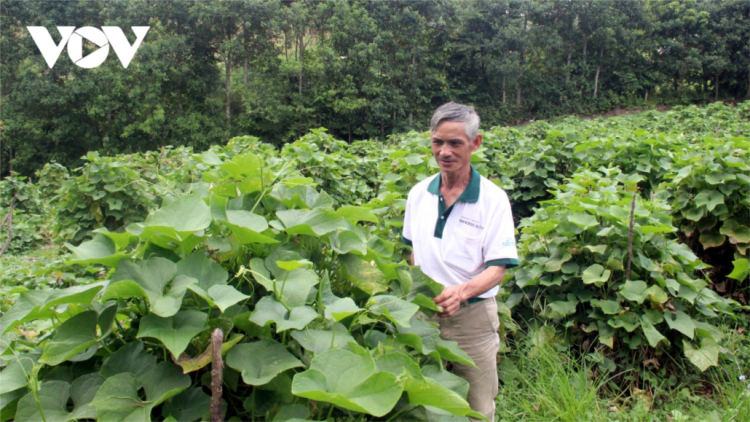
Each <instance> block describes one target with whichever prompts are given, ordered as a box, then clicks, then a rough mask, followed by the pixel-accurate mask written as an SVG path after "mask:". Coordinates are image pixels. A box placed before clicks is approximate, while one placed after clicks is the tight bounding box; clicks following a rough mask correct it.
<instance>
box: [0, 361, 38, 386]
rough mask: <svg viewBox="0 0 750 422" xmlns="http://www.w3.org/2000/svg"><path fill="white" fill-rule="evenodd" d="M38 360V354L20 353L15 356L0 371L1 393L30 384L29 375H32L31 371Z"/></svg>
mask: <svg viewBox="0 0 750 422" xmlns="http://www.w3.org/2000/svg"><path fill="white" fill-rule="evenodd" d="M37 360H39V355H38V354H20V355H18V357H16V356H14V357H13V359H12V360H11V362H10V363H9V364H8V365H7V366H6V367H5V368H3V370H2V372H0V395H3V394H7V393H10V392H11V391H15V390H18V389H21V388H24V387H26V386H27V385H29V381H28V377H30V376H31V374H32V372H31V371H32V369H33V367H34V363H35V362H37ZM24 393H25V391H24Z"/></svg>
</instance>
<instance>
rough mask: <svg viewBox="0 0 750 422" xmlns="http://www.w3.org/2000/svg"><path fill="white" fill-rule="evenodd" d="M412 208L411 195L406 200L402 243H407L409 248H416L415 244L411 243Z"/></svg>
mask: <svg viewBox="0 0 750 422" xmlns="http://www.w3.org/2000/svg"><path fill="white" fill-rule="evenodd" d="M412 208H413V207H412V206H411V195H409V196H408V197H407V198H406V211H405V212H404V225H403V227H402V230H401V241H402V242H404V243H406V244H407V245H409V246H414V244H413V242H412V241H411V239H412V237H411V212H412Z"/></svg>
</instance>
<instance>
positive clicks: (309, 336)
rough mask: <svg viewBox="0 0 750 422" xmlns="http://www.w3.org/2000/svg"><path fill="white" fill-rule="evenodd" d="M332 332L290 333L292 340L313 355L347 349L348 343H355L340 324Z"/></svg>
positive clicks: (306, 331)
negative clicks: (332, 349) (335, 349)
mask: <svg viewBox="0 0 750 422" xmlns="http://www.w3.org/2000/svg"><path fill="white" fill-rule="evenodd" d="M334 330H335V332H334V331H327V330H309V329H308V330H304V331H292V338H293V339H295V340H297V342H298V343H299V344H300V345H301V346H302V347H304V348H305V350H309V351H311V352H313V354H316V355H317V354H320V353H323V352H325V351H326V350H329V349H331V348H342V349H345V348H348V347H349V343H350V342H352V343H356V341H355V340H354V337H352V336H351V335H349V332H348V331H347V330H346V328H344V326H343V325H341V324H336V325H335V327H334Z"/></svg>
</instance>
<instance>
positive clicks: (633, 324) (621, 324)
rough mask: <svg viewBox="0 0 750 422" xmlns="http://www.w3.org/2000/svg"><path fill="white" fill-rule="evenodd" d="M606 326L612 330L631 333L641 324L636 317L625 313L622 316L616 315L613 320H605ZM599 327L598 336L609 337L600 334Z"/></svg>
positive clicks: (630, 313)
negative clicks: (612, 328)
mask: <svg viewBox="0 0 750 422" xmlns="http://www.w3.org/2000/svg"><path fill="white" fill-rule="evenodd" d="M607 324H609V326H610V327H614V328H624V329H625V330H626V331H627V332H629V333H632V332H633V331H634V330H635V329H636V328H638V327H640V325H641V322H640V320H639V319H638V316H637V315H636V314H635V313H633V312H626V313H624V314H622V315H617V316H616V317H614V318H610V319H609V320H607ZM602 331H603V330H602V329H601V327H600V328H599V335H600V336H602V337H610V336H607V335H604V333H602Z"/></svg>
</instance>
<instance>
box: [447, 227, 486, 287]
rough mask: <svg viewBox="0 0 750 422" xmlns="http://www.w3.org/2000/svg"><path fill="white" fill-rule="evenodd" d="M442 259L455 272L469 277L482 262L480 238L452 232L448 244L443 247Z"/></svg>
mask: <svg viewBox="0 0 750 422" xmlns="http://www.w3.org/2000/svg"><path fill="white" fill-rule="evenodd" d="M443 261H444V262H445V264H446V265H447V266H448V267H449V268H450V269H451V270H452V271H454V272H455V273H457V274H460V275H462V276H464V277H465V278H471V277H472V276H473V275H474V274H475V273H476V272H477V270H478V269H479V268H480V267H481V266H482V264H484V259H483V254H482V238H481V237H476V238H472V237H468V236H466V235H465V234H463V233H461V232H459V231H456V232H454V233H453V239H452V240H451V241H450V244H448V245H445V248H444V249H443Z"/></svg>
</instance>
